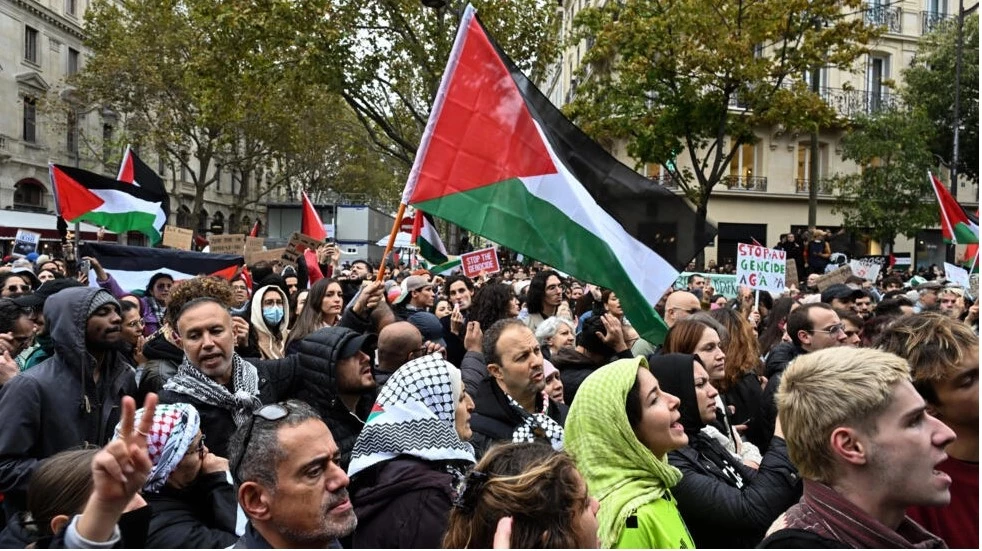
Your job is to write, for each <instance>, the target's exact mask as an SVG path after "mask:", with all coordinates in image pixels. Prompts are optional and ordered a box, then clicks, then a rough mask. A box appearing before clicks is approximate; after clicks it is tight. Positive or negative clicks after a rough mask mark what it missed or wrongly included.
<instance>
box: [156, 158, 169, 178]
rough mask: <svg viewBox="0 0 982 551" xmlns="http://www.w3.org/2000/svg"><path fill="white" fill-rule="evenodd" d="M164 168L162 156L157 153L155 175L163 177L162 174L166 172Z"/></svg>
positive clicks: (165, 166)
mask: <svg viewBox="0 0 982 551" xmlns="http://www.w3.org/2000/svg"><path fill="white" fill-rule="evenodd" d="M166 169H167V165H166V164H164V156H163V155H158V156H157V175H158V176H160V177H161V178H163V176H164V174H166V172H167V170H166Z"/></svg>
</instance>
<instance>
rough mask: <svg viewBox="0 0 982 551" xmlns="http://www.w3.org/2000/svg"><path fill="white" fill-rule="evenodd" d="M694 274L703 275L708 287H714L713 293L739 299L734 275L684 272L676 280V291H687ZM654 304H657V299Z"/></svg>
mask: <svg viewBox="0 0 982 551" xmlns="http://www.w3.org/2000/svg"><path fill="white" fill-rule="evenodd" d="M693 274H698V275H701V276H702V277H704V278H705V279H706V285H707V286H709V285H712V286H713V291H714V292H715V294H717V295H723V296H724V297H726V298H727V299H731V298H736V297H737V277H736V276H735V275H733V274H707V273H702V272H682V273H681V274H679V277H678V279H676V280H675V288H676V289H685V286H686V285H687V284H688V282H689V276H691V275H693ZM653 302H657V299H655V300H654V301H653Z"/></svg>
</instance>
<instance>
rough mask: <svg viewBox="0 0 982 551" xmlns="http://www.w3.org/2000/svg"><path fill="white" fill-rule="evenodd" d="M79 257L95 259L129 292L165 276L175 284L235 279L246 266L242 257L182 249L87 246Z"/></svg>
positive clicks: (106, 244) (82, 249)
mask: <svg viewBox="0 0 982 551" xmlns="http://www.w3.org/2000/svg"><path fill="white" fill-rule="evenodd" d="M78 250H79V257H83V256H91V257H93V258H95V259H96V260H98V261H99V264H101V265H102V267H103V268H105V270H106V271H107V272H109V274H110V275H112V276H113V278H114V279H115V280H116V283H118V284H119V286H120V288H122V289H123V290H125V291H135V290H137V289H144V288H145V287H146V286H147V282H149V281H150V277H151V276H152V275H153V274H156V273H158V272H164V273H166V274H169V275H170V276H171V277H173V278H174V281H179V280H182V279H191V278H194V277H198V276H199V275H214V276H218V277H222V278H225V279H231V278H232V277H233V276H234V275H235V273H236V272H237V271H238V269H239V267H240V266H242V265H243V264H245V259H243V258H242V255H233V254H211V253H199V252H194V251H182V250H180V249H152V248H149V247H128V246H125V245H115V244H109V243H99V242H86V243H83V244H81V245H80V246H79V248H78Z"/></svg>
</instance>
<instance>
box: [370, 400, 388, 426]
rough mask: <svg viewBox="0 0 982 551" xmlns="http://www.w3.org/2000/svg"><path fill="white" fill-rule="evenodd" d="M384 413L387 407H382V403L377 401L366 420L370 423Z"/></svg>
mask: <svg viewBox="0 0 982 551" xmlns="http://www.w3.org/2000/svg"><path fill="white" fill-rule="evenodd" d="M383 413H385V409H384V408H383V407H382V404H380V403H378V402H375V405H373V406H372V411H370V412H369V413H368V419H365V422H366V423H368V422H369V421H371V420H372V419H374V418H376V417H378V416H379V415H382V414H383Z"/></svg>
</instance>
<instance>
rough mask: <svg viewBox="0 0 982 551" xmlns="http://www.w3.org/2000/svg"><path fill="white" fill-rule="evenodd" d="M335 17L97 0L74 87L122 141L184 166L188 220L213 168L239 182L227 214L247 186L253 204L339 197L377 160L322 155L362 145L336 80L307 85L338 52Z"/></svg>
mask: <svg viewBox="0 0 982 551" xmlns="http://www.w3.org/2000/svg"><path fill="white" fill-rule="evenodd" d="M342 15H343V14H339V13H336V12H335V10H334V6H333V4H332V3H331V2H328V1H326V0H261V1H259V2H241V1H238V0H94V1H93V3H92V6H91V7H90V9H89V10H88V12H87V14H86V22H85V31H86V37H87V38H86V45H87V46H88V47H89V48H91V50H92V57H91V58H90V59H89V60H88V62H87V64H86V66H85V68H84V70H83V71H82V72H81V73H80V74H79V75H78V77H77V79H76V80H75V81H74V83H75V84H77V86H78V88H79V91H80V95H81V96H82V97H83V98H85V100H86V101H87V102H89V103H93V104H97V105H105V106H108V107H109V108H111V109H113V110H114V111H116V112H117V113H119V114H121V115H122V116H123V118H124V119H125V132H126V133H127V134H128V137H129V139H131V140H132V141H133V142H135V143H138V144H142V145H143V146H148V147H150V148H152V149H153V150H155V151H156V152H158V153H160V154H164V155H165V156H166V157H168V159H169V160H170V162H171V163H174V164H176V165H177V166H183V168H184V169H185V171H186V173H187V174H188V175H189V178H190V180H191V183H192V184H193V185H194V188H195V197H194V204H193V208H192V212H199V211H200V210H201V207H202V203H203V197H204V192H205V190H206V189H207V188H208V187H209V186H211V185H213V184H214V183H215V182H216V181H217V178H216V170H215V169H216V166H218V165H220V166H221V167H222V170H223V171H225V172H226V174H227V173H228V171H233V172H234V173H235V174H236V179H237V181H238V183H239V189H240V190H241V192H240V193H239V198H238V202H237V203H236V204H235V205H233V214H236V213H237V211H240V210H242V209H243V208H244V207H245V205H246V203H245V198H246V197H248V193H247V191H248V190H250V188H252V187H253V186H255V189H252V193H254V194H256V195H258V197H259V198H260V199H261V198H262V197H263V196H264V195H265V194H267V193H268V192H269V191H270V190H272V189H274V188H276V187H278V186H281V185H287V184H291V183H292V184H293V185H313V184H317V183H321V184H325V185H329V186H332V187H336V188H338V189H337V191H340V192H344V191H345V187H346V186H349V185H351V184H352V180H353V179H354V178H355V177H356V176H357V175H359V173H360V175H362V176H368V175H369V174H370V173H371V172H372V170H370V169H368V165H373V164H374V165H379V164H380V163H382V154H381V152H376V153H375V158H374V159H372V158H371V152H369V151H366V152H364V153H363V154H361V157H360V158H359V161H360V162H362V163H364V166H359V167H350V166H349V165H348V164H346V163H341V162H339V161H340V156H339V157H331V156H329V155H327V154H328V153H331V152H338V151H342V150H348V149H350V148H352V147H354V146H355V143H357V144H359V145H364V144H365V143H366V140H365V137H364V132H363V131H360V129H359V132H354V130H356V129H357V127H356V126H354V125H351V124H350V121H351V120H352V119H353V117H354V115H353V113H352V112H351V110H350V109H348V108H347V107H346V106H345V104H344V103H343V102H342V101H341V100H340V98H339V97H338V96H337V95H336V94H334V86H332V83H329V82H322V81H317V80H315V79H314V78H312V75H313V71H312V68H313V67H314V65H315V64H317V63H319V62H320V60H321V59H322V58H323V57H324V56H338V55H340V54H339V51H340V49H341V48H343V47H345V46H344V44H343V38H344V37H345V36H346V35H347V30H346V29H348V28H350V22H346V21H344V20H342V19H341V17H342ZM315 138H316V139H317V140H319V141H318V142H316V143H315V142H314V141H313V140H314V139H315ZM192 160H196V161H197V162H196V163H195V162H192ZM349 168H354V169H355V170H354V171H351V172H348V170H349ZM383 172H384V171H383ZM313 174H317V175H318V176H317V177H313V176H312V175H313ZM260 176H262V177H260ZM389 178H390V179H391V176H389ZM304 179H306V180H304ZM387 185H390V183H389V184H387ZM362 187H367V185H363V186H362ZM253 202H255V200H253Z"/></svg>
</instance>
